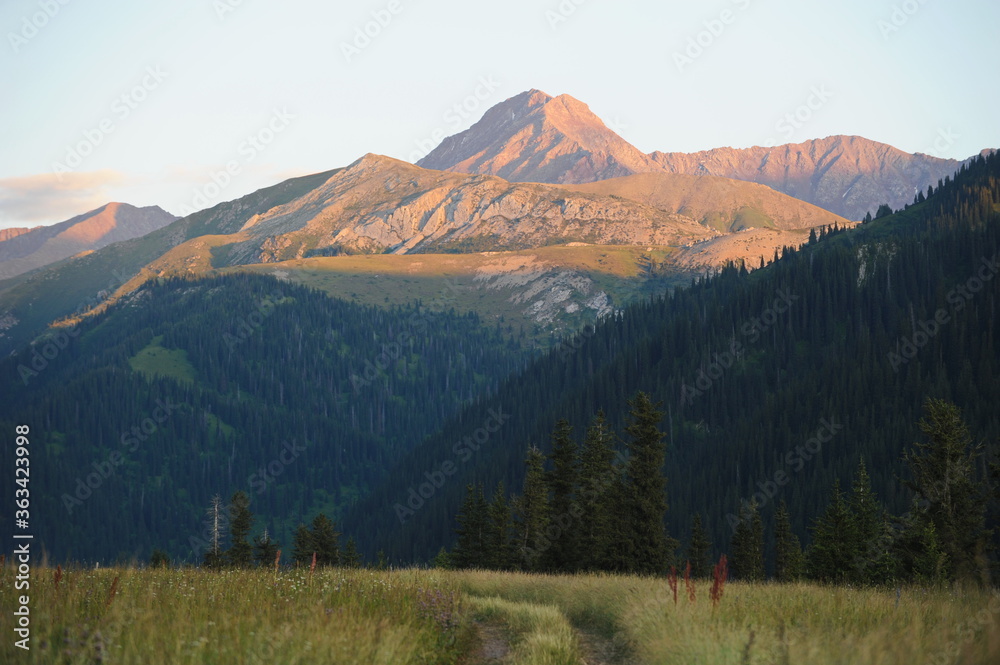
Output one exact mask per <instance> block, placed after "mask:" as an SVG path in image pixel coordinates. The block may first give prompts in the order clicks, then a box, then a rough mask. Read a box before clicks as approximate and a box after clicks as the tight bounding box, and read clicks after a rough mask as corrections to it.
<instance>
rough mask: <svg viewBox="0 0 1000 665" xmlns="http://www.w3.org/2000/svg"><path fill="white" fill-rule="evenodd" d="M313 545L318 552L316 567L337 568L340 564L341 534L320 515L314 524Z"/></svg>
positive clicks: (327, 519)
mask: <svg viewBox="0 0 1000 665" xmlns="http://www.w3.org/2000/svg"><path fill="white" fill-rule="evenodd" d="M310 535H311V536H312V544H313V547H314V548H315V552H316V565H319V566H336V565H338V564H339V563H340V543H339V538H340V534H338V533H337V531H336V526H335V525H334V523H333V522H331V521H330V519H329V518H328V517H327V516H326V515H324V514H323V513H320V514H319V515H317V516H316V517H315V518H314V519H313V522H312V530H311V532H310Z"/></svg>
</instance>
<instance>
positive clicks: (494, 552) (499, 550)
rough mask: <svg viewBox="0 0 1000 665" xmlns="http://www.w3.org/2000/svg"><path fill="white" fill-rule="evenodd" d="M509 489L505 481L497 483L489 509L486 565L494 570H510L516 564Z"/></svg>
mask: <svg viewBox="0 0 1000 665" xmlns="http://www.w3.org/2000/svg"><path fill="white" fill-rule="evenodd" d="M510 513H511V511H510V504H509V503H508V502H507V491H506V489H505V488H504V485H503V481H500V482H498V483H497V487H496V490H494V492H493V499H492V500H491V501H490V505H489V508H488V509H487V516H488V521H489V523H488V531H487V533H486V553H485V554H486V557H485V558H486V567H487V568H493V569H494V570H510V569H511V568H512V567H513V566H514V545H513V541H512V529H513V524H512V521H511V514H510Z"/></svg>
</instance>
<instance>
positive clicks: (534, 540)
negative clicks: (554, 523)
mask: <svg viewBox="0 0 1000 665" xmlns="http://www.w3.org/2000/svg"><path fill="white" fill-rule="evenodd" d="M543 459H544V458H543V457H542V451H540V450H539V449H538V448H536V447H534V446H532V447H531V448H530V449H529V450H528V456H527V457H526V458H525V460H524V463H525V465H526V467H527V470H526V472H525V476H524V491H523V492H522V494H521V496H519V497H518V498H517V499H515V501H514V510H515V512H516V513H517V549H518V552H517V554H518V559H519V563H520V565H521V567H522V568H523V569H524V570H537V569H538V568H539V567H540V564H541V560H540V559H541V556H542V554H543V553H544V552H545V550H546V548H547V547H548V545H549V542H548V540H547V539H546V537H545V530H546V529H547V528H548V522H549V506H548V496H547V492H546V489H545V471H544V469H543V468H542V461H543Z"/></svg>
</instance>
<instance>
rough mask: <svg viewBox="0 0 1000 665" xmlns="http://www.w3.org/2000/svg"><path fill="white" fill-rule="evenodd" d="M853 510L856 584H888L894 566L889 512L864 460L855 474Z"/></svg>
mask: <svg viewBox="0 0 1000 665" xmlns="http://www.w3.org/2000/svg"><path fill="white" fill-rule="evenodd" d="M850 510H851V514H852V515H853V517H854V526H855V537H856V538H857V541H856V542H857V550H856V554H857V558H856V559H855V563H854V566H853V580H854V581H855V582H857V583H859V584H879V583H884V582H888V581H889V580H888V578H889V576H890V575H891V571H890V568H891V562H890V561H889V555H888V550H889V544H890V543H889V541H888V540H887V539H886V537H885V536H886V519H885V510H884V509H883V508H882V504H881V503H880V502H879V500H878V498H877V497H876V496H875V493H874V492H873V491H872V486H871V479H870V478H869V477H868V469H867V468H866V467H865V461H864V459H862V460H861V461H859V462H858V470H857V472H856V473H855V474H854V484H853V485H852V487H851V499H850Z"/></svg>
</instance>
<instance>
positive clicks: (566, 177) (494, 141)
mask: <svg viewBox="0 0 1000 665" xmlns="http://www.w3.org/2000/svg"><path fill="white" fill-rule="evenodd" d="M967 162H968V160H965V162H959V161H957V160H954V159H941V158H938V157H932V156H930V155H924V154H920V153H917V154H910V153H906V152H903V151H902V150H897V149H896V148H893V147H892V146H889V145H886V144H884V143H878V142H876V141H871V140H868V139H865V138H861V137H858V136H830V137H827V138H825V139H816V140H812V141H806V142H804V143H798V144H787V145H780V146H775V147H770V148H764V147H753V148H744V149H738V148H716V149H714V150H707V151H703V152H696V153H676V152H653V153H650V154H648V155H647V154H645V153H643V152H642V151H640V150H639V149H638V148H636V147H635V146H633V145H631V144H630V143H628V142H627V141H626V140H625V139H623V138H621V137H620V136H618V135H617V134H615V133H614V132H613V131H612V130H610V129H609V128H608V127H607V126H606V125H605V124H604V123H603V122H602V121H601V119H600V118H598V117H597V116H596V115H594V113H593V112H591V110H590V109H589V108H588V107H587V105H586V104H584V103H582V102H580V101H578V100H576V99H574V98H572V97H570V96H569V95H560V96H558V97H551V96H550V95H547V94H546V93H544V92H541V91H540V90H529V91H527V92H522V93H521V94H519V95H516V96H514V97H511V98H510V99H508V100H506V101H504V102H501V103H500V104H497V105H496V106H494V107H493V108H491V109H490V110H489V111H487V112H486V114H485V115H484V116H483V118H482V119H481V120H480V121H479V122H477V123H476V124H474V125H473V126H472V127H470V128H469V129H467V130H466V131H464V132H461V133H459V134H456V135H455V136H451V137H449V138H446V139H445V140H444V141H442V143H441V145H440V146H438V147H437V148H436V149H435V150H433V151H432V152H431V153H430V154H428V155H427V156H426V157H424V158H423V159H422V160H420V161H419V162H417V164H418V165H419V166H423V167H426V168H432V169H439V170H444V171H457V172H461V173H480V174H490V175H498V176H500V177H502V178H506V179H507V180H511V181H513V182H549V183H585V182H593V181H597V180H605V179H607V178H615V177H620V176H626V175H633V174H637V173H656V172H667V173H685V174H690V175H714V176H722V177H726V178H735V179H737V180H747V181H751V182H757V183H760V184H763V185H767V186H768V187H772V188H774V189H776V190H778V191H779V192H783V193H785V194H788V195H789V196H794V197H795V198H798V199H802V200H803V201H807V202H809V203H812V204H814V205H817V206H819V207H821V208H825V209H826V210H829V211H830V212H833V213H834V214H837V215H840V216H842V217H846V218H847V219H851V220H855V221H859V220H861V219H862V218H864V216H865V214H866V213H868V212H871V213H872V214H874V213H875V211H876V210H877V208H878V206H879V205H880V204H882V203H887V204H889V205H890V206H892V208H893V209H897V208H901V207H903V206H904V205H905V204H907V203H911V202H912V201H913V198H914V196H915V195H916V193H917V192H918V191H926V190H927V187H928V186H929V185H933V186H937V183H938V181H939V180H942V179H943V178H945V177H946V176H951V175H953V174H954V173H955V171H957V170H958V169H959V168H960V167H961V165H962V164H963V163H967Z"/></svg>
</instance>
